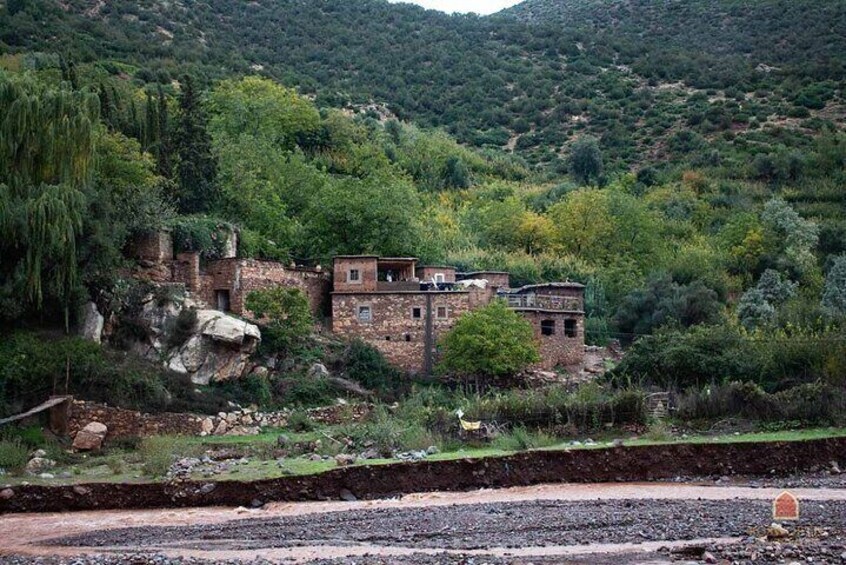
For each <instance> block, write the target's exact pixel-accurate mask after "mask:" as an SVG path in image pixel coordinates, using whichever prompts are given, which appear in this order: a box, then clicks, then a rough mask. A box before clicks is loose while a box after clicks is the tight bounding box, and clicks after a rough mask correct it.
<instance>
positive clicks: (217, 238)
mask: <svg viewBox="0 0 846 565" xmlns="http://www.w3.org/2000/svg"><path fill="white" fill-rule="evenodd" d="M170 228H171V229H172V230H173V246H174V249H175V250H176V251H177V252H196V253H200V255H201V257H202V258H203V259H219V258H221V257H223V252H224V250H225V249H226V245H227V243H228V240H229V237H230V236H231V234H232V233H233V232H234V231H235V228H234V227H233V226H232V224H229V223H227V222H223V221H221V220H218V219H216V218H209V217H207V216H178V217H177V218H175V219H174V220H173V221H171V222H170Z"/></svg>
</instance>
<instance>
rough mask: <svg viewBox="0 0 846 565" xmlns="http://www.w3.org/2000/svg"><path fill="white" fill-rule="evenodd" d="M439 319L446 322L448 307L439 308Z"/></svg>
mask: <svg viewBox="0 0 846 565" xmlns="http://www.w3.org/2000/svg"><path fill="white" fill-rule="evenodd" d="M437 316H438V318H440V319H442V320H444V319H446V317H447V307H446V306H438V314H437Z"/></svg>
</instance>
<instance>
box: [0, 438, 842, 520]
mask: <svg viewBox="0 0 846 565" xmlns="http://www.w3.org/2000/svg"><path fill="white" fill-rule="evenodd" d="M830 461H841V462H842V461H846V438H832V439H821V440H809V441H796V442H771V443H734V444H673V445H664V446H637V447H618V448H610V449H579V450H572V451H568V450H563V451H531V452H526V453H520V454H516V455H512V456H508V457H497V458H485V459H464V460H455V461H432V462H427V461H423V462H418V463H396V464H390V465H372V466H356V467H345V468H338V469H334V470H332V471H328V472H325V473H321V474H317V475H309V476H301V477H285V478H280V479H268V480H261V481H254V482H236V481H222V482H217V483H204V482H191V481H189V482H183V483H178V484H166V483H150V484H89V485H85V486H80V485H75V486H38V485H26V486H18V487H14V488H13V489H12V495H11V496H8V493H7V496H6V497H3V498H2V499H0V513H8V512H57V511H67V510H92V509H113V508H121V509H141V508H170V507H189V506H190V507H198V506H248V505H251V504H253V505H255V504H256V503H266V502H271V501H309V500H338V498H339V497H341V494H342V492H343V491H349V492H350V493H352V494H354V495H355V496H356V497H357V498H364V499H372V498H383V497H390V496H395V495H401V494H405V493H411V492H430V491H466V490H472V489H477V488H502V487H512V486H522V485H535V484H541V483H553V482H631V481H648V480H657V479H671V478H674V477H678V476H708V475H717V476H731V475H752V476H755V475H757V476H779V475H789V474H792V473H795V472H797V471H802V470H807V469H811V468H814V467H819V466H821V465H827V464H828V463H829V462H830Z"/></svg>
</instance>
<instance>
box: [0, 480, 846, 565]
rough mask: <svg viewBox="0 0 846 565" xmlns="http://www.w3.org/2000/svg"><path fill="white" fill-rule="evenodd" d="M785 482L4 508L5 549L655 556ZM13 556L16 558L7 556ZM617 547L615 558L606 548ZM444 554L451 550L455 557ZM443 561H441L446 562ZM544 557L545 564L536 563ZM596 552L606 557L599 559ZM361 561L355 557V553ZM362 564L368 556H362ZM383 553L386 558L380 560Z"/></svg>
mask: <svg viewBox="0 0 846 565" xmlns="http://www.w3.org/2000/svg"><path fill="white" fill-rule="evenodd" d="M780 492H781V491H780V489H772V488H748V487H737V486H727V487H723V486H698V485H680V484H656V483H648V484H577V485H573V484H554V485H539V486H534V487H519V488H511V489H500V490H479V491H472V492H465V493H444V492H435V493H424V494H414V495H407V496H404V497H402V498H401V499H389V500H368V501H352V502H306V503H276V504H269V505H267V506H265V507H264V508H263V509H261V510H247V509H243V508H241V509H231V508H189V509H180V510H141V511H100V512H76V513H64V514H13V515H7V516H0V556H3V555H5V556H6V557H5V558H2V559H0V560H5V562H9V563H26V562H28V561H27V559H31V558H34V557H36V556H65V557H69V556H75V555H82V554H87V555H95V556H97V555H99V556H105V557H103V558H100V557H94V558H93V559H98V560H97V561H95V562H97V563H100V562H107V561H101V560H99V559H106V560H108V558H109V556H112V557H119V556H126V555H128V554H137V553H139V552H144V553H154V554H157V555H162V556H167V557H168V558H172V559H202V560H245V561H249V560H253V559H256V558H263V559H266V560H269V561H274V562H285V563H305V562H310V561H313V560H318V559H320V560H329V561H330V562H331V560H340V561H338V562H339V563H346V561H344V560H345V559H349V558H353V557H357V558H363V556H369V557H367V558H366V559H374V558H378V559H388V561H385V562H391V563H393V562H397V563H399V562H406V561H404V560H408V561H407V562H422V560H423V559H435V561H432V562H433V563H434V562H436V563H441V562H443V563H452V562H456V563H457V562H460V560H462V559H466V558H467V557H468V556H486V557H489V558H494V559H504V560H505V561H503V562H507V563H510V562H523V561H522V560H526V559H531V560H532V561H533V562H535V563H538V562H544V561H543V560H545V559H552V558H558V559H560V558H564V557H567V558H568V559H569V558H570V557H574V556H585V555H593V556H594V558H591V559H590V560H591V561H593V562H596V561H597V559H598V556H606V557H608V558H609V559H611V560H612V561H610V562H613V559H617V558H619V556H620V555H621V554H624V555H626V556H627V560H631V559H634V558H637V559H636V560H640V559H646V560H648V559H655V558H656V555H657V554H656V551H657V550H658V549H659V548H677V547H683V546H690V545H695V546H704V545H707V544H709V543H710V544H721V545H726V544H730V543H732V542H737V541H738V540H740V539H742V538H744V537H746V536H748V535H749V534H750V533H753V532H754V529H755V528H761V527H765V526H766V525H768V524H769V522H770V505H771V501H772V499H773V498H774V497H775V496H777V495H778V494H779V493H780ZM792 492H793V493H794V494H796V496H798V497H799V499H800V501H802V502H803V503H804V504H803V522H802V524H800V526H801V525H805V526H815V527H824V528H827V529H828V530H827V531H828V533H827V537H830V538H832V539H843V536H844V532H846V489H825V488H808V489H794V490H792ZM12 556H20V557H12ZM612 556H617V557H613V558H612ZM450 559H454V560H453V561H451V560H450ZM441 560H443V561H441ZM538 560H541V561H538ZM599 561H601V559H599ZM357 562H358V563H361V562H362V561H357ZM365 562H369V561H365ZM375 562H382V561H375Z"/></svg>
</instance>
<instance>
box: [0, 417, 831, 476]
mask: <svg viewBox="0 0 846 565" xmlns="http://www.w3.org/2000/svg"><path fill="white" fill-rule="evenodd" d="M278 435H279V432H275V431H274V432H266V433H262V434H261V435H258V436H245V437H225V436H224V437H215V438H187V437H180V438H168V442H166V443H167V444H168V445H172V447H173V449H174V451H175V452H179V453H186V452H193V453H194V454H196V453H197V451H196V450H197V448H199V447H201V446H203V445H239V446H250V445H256V444H259V445H266V444H269V443H271V442H275V441H276V438H277V436H278ZM285 435H287V436H288V437H289V438H290V439H291V441H312V440H315V439H320V438H321V437H323V436H321V435H320V434H319V433H318V432H309V433H303V434H292V433H286V434H285ZM330 435H331V434H330ZM837 437H846V428H814V429H804V430H785V431H766V432H754V433H743V434H723V435H714V436H707V435H697V436H690V437H687V438H681V437H677V438H671V439H667V440H657V441H656V440H650V439H647V438H638V439H633V440H628V439H627V440H625V445H626V446H650V445H671V444H704V443H721V444H724V443H748V442H771V441H803V440H814V439H825V438H837ZM544 443H546V442H544ZM508 444H509V442H505V443H504V446H507V445H508ZM609 444H610V438H602V440H601V441H597V442H596V443H594V444H593V445H584V444H582V445H579V446H573V445H570V443H569V442H559V443H556V444H554V445H545V446H539V447H537V448H536V449H538V450H547V451H562V450H579V449H605V448H608V447H609ZM504 446H500V447H495V446H489V447H466V448H463V449H458V450H454V451H448V452H444V453H436V454H434V455H430V456H429V457H427V458H426V461H454V460H458V459H481V458H494V457H505V456H508V455H513V454H514V453H519V452H520V451H523V450H520V449H516V448H512V447H504ZM119 461H120V462H122V464H119ZM397 462H398V460H397V459H370V460H367V461H363V460H362V461H357V462H356V463H355V465H357V466H363V465H388V464H391V463H397ZM335 468H337V465H336V464H335V461H334V459H333V458H329V459H328V460H325V461H324V460H320V461H310V460H308V459H304V458H301V457H292V458H287V459H285V460H284V468H282V467H280V466H279V465H278V463H277V461H276V460H273V459H270V460H258V459H256V458H251V459H250V461H249V463H247V464H244V465H232V467H231V469H230V471H228V472H225V473H221V474H218V475H215V476H213V477H204V476H203V475H202V474H200V473H197V474H195V475H194V476H193V477H192V478H194V479H196V480H198V481H203V480H206V481H232V480H238V481H255V480H261V479H274V478H280V477H284V476H302V475H312V474H317V473H323V472H326V471H330V470H332V469H335ZM62 471H70V472H71V477H69V478H58V477H57V478H55V479H40V478H38V477H26V476H18V477H10V476H6V477H3V479H2V480H0V483H2V482H5V483H7V484H11V485H16V484H22V483H29V484H40V485H63V484H79V483H96V482H103V483H144V482H155V481H156V480H160V479H150V478H149V477H145V476H144V458H143V457H142V456H141V454H140V453H138V452H118V451H110V452H108V453H106V454H104V455H100V456H89V457H86V458H83V459H79V460H77V461H76V463H75V464H73V465H69V466H60V467H59V468H56V469H53V470H52V471H51V472H52V473H54V474H56V475H58V474H59V473H61V472H62ZM116 471H117V472H116Z"/></svg>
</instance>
